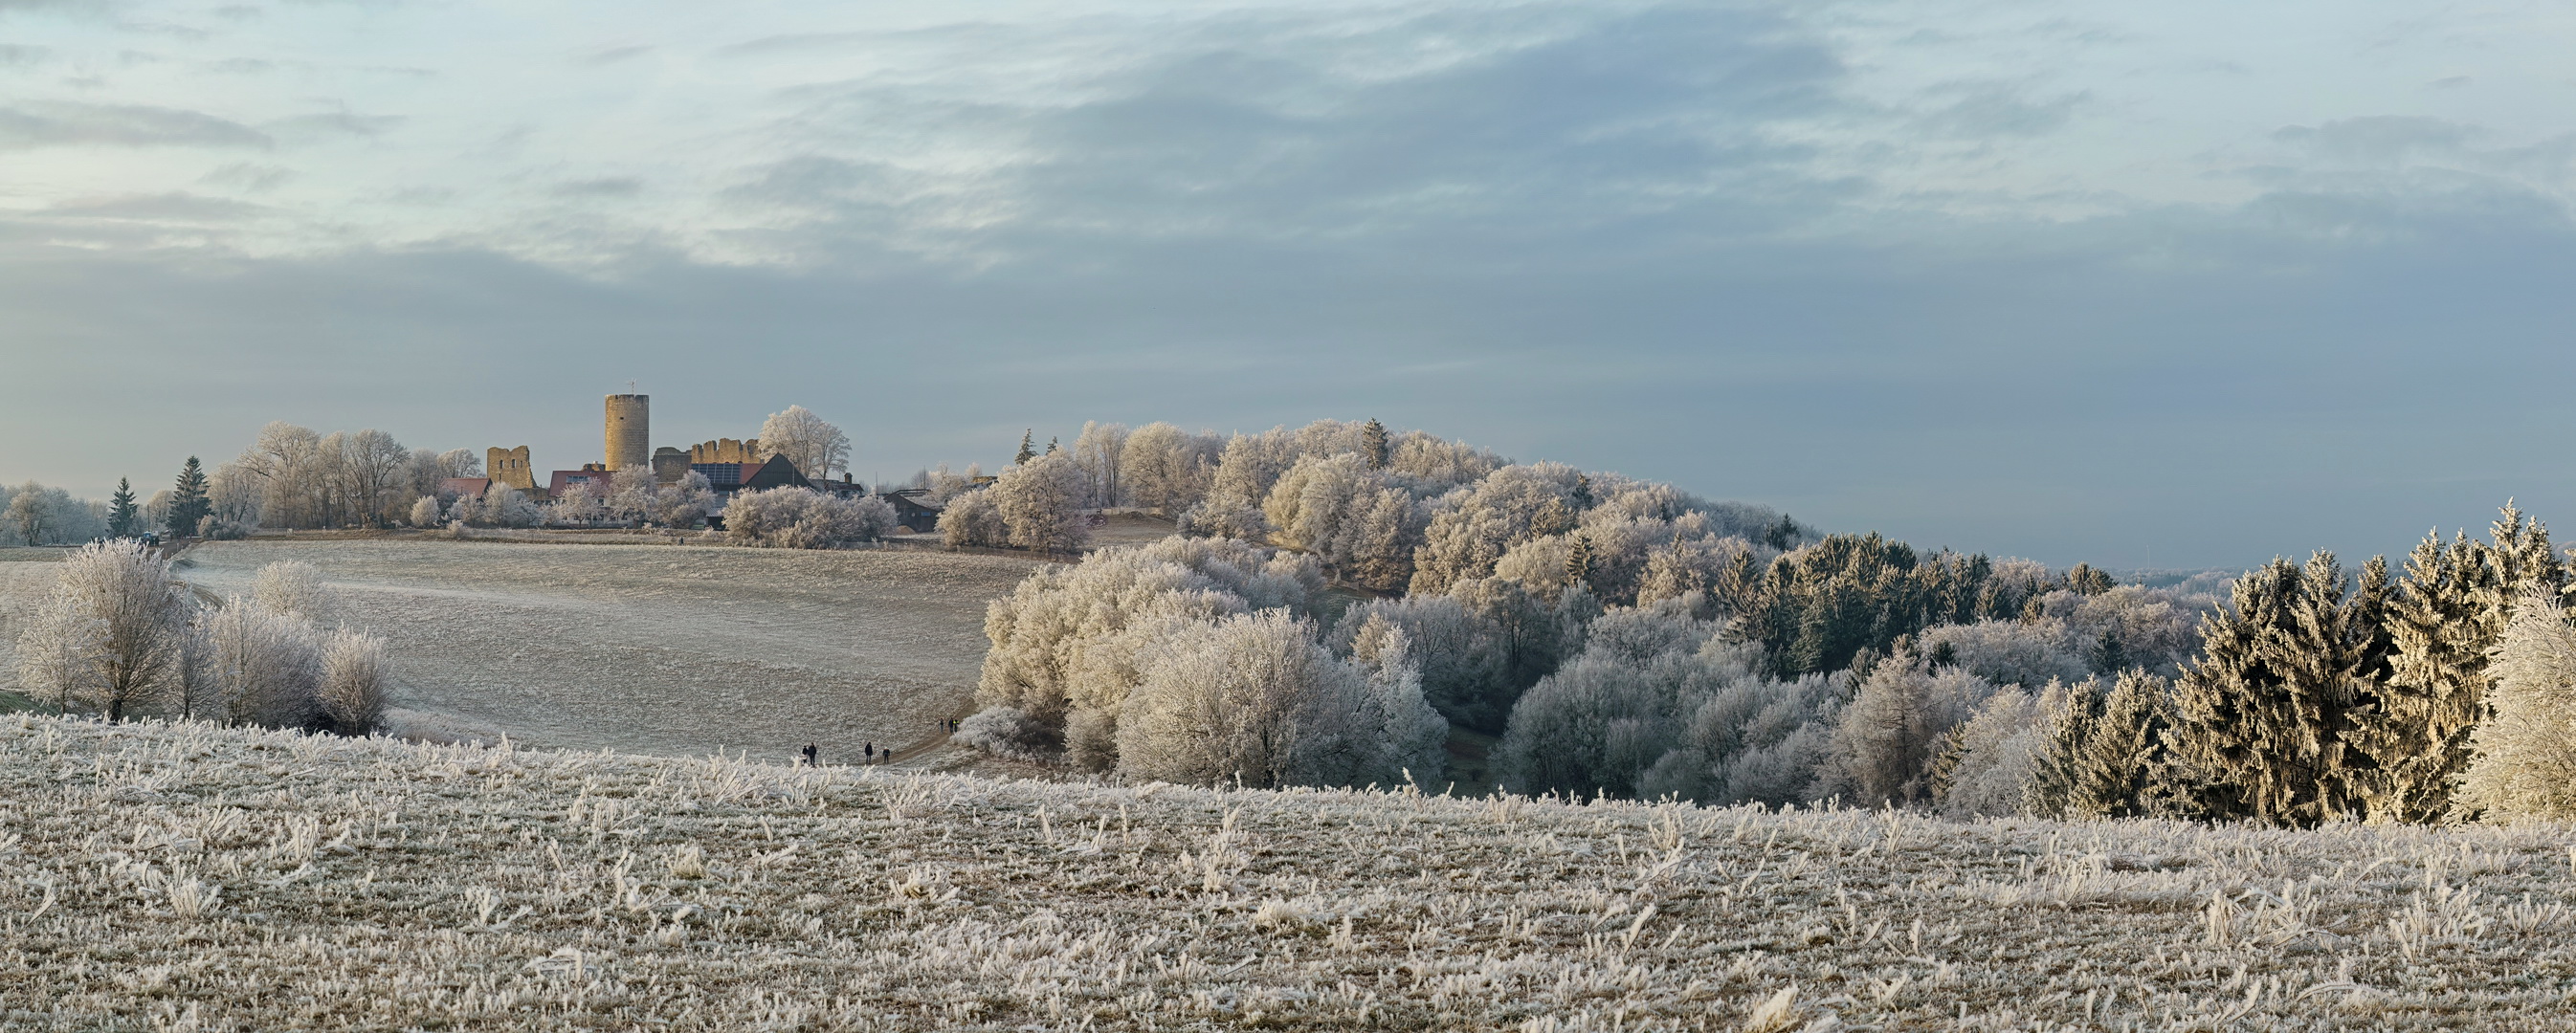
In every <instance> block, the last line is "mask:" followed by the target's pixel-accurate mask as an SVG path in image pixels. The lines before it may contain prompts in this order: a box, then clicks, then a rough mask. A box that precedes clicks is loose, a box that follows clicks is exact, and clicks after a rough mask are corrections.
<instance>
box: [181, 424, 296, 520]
mask: <svg viewBox="0 0 2576 1033" xmlns="http://www.w3.org/2000/svg"><path fill="white" fill-rule="evenodd" d="M232 465H234V466H235V467H238V468H239V469H240V470H242V471H243V472H244V473H246V474H248V475H249V476H251V477H254V478H257V479H258V482H259V484H260V485H261V495H262V499H261V503H260V520H261V522H262V523H265V524H267V525H268V526H270V527H319V526H322V520H323V504H324V492H323V487H324V485H325V483H326V481H327V476H326V471H325V470H324V468H323V467H324V464H323V461H322V435H320V434H317V433H314V432H313V431H312V430H311V429H309V428H305V427H298V426H296V425H294V424H291V423H287V422H285V421H283V420H279V421H275V422H272V423H270V424H269V425H267V426H265V427H261V428H260V430H259V437H258V439H257V440H256V441H254V442H253V443H252V444H251V446H250V447H249V448H246V449H243V450H242V454H241V456H240V457H239V458H237V459H235V460H233V464H232ZM191 526H194V525H191Z"/></svg>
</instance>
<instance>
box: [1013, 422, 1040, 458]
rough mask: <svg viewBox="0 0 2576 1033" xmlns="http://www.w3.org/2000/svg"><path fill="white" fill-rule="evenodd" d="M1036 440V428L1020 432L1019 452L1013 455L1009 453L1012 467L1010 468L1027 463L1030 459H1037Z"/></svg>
mask: <svg viewBox="0 0 2576 1033" xmlns="http://www.w3.org/2000/svg"><path fill="white" fill-rule="evenodd" d="M1037 440H1038V432H1037V428H1035V427H1031V428H1029V429H1027V430H1024V431H1021V432H1020V450H1019V451H1017V452H1013V453H1011V465H1012V466H1018V465H1020V464H1022V463H1026V462H1028V461H1029V460H1031V459H1035V458H1037V457H1038V449H1037Z"/></svg>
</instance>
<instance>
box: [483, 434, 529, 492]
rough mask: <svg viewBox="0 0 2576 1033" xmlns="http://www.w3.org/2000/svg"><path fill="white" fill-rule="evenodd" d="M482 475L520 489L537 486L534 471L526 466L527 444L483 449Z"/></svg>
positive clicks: (495, 481) (524, 489)
mask: <svg viewBox="0 0 2576 1033" xmlns="http://www.w3.org/2000/svg"><path fill="white" fill-rule="evenodd" d="M483 476H485V477H489V478H491V479H492V483H494V484H507V485H509V486H511V487H513V488H517V489H519V490H520V491H533V490H535V489H536V487H537V474H536V471H535V470H533V469H531V468H530V467H529V466H528V446H526V445H521V446H519V447H517V448H487V449H484V450H483Z"/></svg>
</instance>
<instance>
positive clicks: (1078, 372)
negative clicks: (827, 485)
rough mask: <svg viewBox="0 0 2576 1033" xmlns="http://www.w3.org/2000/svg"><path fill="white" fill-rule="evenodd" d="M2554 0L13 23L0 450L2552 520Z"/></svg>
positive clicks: (1979, 523) (2563, 11) (2559, 41)
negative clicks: (1218, 442)
mask: <svg viewBox="0 0 2576 1033" xmlns="http://www.w3.org/2000/svg"><path fill="white" fill-rule="evenodd" d="M2570 53H2576V7H2570V6H2569V5H2566V4H2563V3H2557V4H2550V3H2530V4H2514V3H2491V4H2475V3H2407V2H2390V3H2375V4H2351V3H2327V2H2284V3H2268V4H2245V3H2242V2H2225V3H2220V2H2203V0H2168V2H2163V3H2155V4H2137V3H2124V4H2111V3H2017V2H1974V3H1971V2H1951V0H1908V2H1903V3H1896V2H1885V3H1881V2H1867V0H1856V2H1841V3H1831V2H1828V3H1780V4H1766V3H1741V4H1734V3H1691V4H1663V3H1646V2H1640V3H1623V2H1612V0H1581V2H1576V3H1545V2H1542V3H1434V2H1419V3H1416V2H1333V0H1299V2H1295V3H1286V4H1276V5H1264V4H1226V3H1215V2H1206V0H1199V2H1191V3H1167V4H1154V3H1132V2H1109V0H1046V2H1043V3H1037V2H1032V3H1004V2H980V3H979V2H961V0H943V2H939V3H912V2H901V0H880V2H874V3H865V4H853V3H846V2H842V3H784V2H758V0H751V2H738V3H726V4H707V3H702V2H692V3H670V2H653V0H619V2H616V3H582V2H557V3H528V2H525V0H521V2H513V3H498V2H475V0H418V2H414V0H381V2H313V0H307V2H288V3H265V2H262V3H234V4H216V3H204V4H192V3H173V4H159V3H145V2H117V0H103V2H102V0H0V440H5V441H6V442H8V446H7V447H6V448H5V449H0V478H6V479H8V480H10V481H13V482H14V481H19V480H25V479H28V478H34V479H38V480H42V481H45V482H47V483H55V484H62V485H65V486H68V487H70V488H72V489H73V490H75V491H76V492H80V493H84V494H93V495H100V494H104V493H105V492H106V490H107V489H109V488H110V487H112V486H113V484H114V481H115V478H116V477H118V476H119V475H131V476H133V477H135V478H136V479H137V480H138V481H149V482H152V483H154V484H156V485H157V484H158V483H159V482H161V481H163V480H166V479H167V477H168V475H169V473H170V471H171V470H172V469H173V468H175V466H176V464H177V462H178V460H179V459H181V458H183V457H184V456H185V455H187V454H189V453H192V452H193V453H197V454H201V455H205V456H207V457H208V458H209V460H212V459H216V458H220V457H227V456H229V455H231V454H232V453H234V452H236V451H238V450H239V449H240V448H241V447H242V446H243V445H244V444H246V443H247V442H248V440H249V438H250V436H251V435H252V433H253V432H254V431H255V430H256V429H257V428H258V426H259V425H260V424H261V423H264V422H266V421H268V420H271V419H286V420H291V421H294V422H297V423H302V424H306V425H309V426H313V427H316V428H319V429H323V430H326V431H327V430H332V429H355V428H358V427H366V426H374V427H381V428H383V429H385V430H388V431H391V432H393V433H394V434H395V435H396V436H397V437H399V438H400V439H401V440H403V441H404V442H405V443H406V444H411V445H426V446H431V447H437V448H442V449H444V448H452V447H472V448H476V449H480V448H482V447H483V446H486V445H495V444H502V445H515V444H523V443H524V444H529V445H532V446H534V451H535V456H536V461H537V464H538V465H539V466H540V467H544V468H553V467H569V466H575V465H578V464H579V463H580V462H582V461H586V460H593V459H596V458H598V452H599V449H600V439H599V431H598V426H599V396H600V395H601V394H603V393H605V392H608V391H611V390H622V389H624V387H625V385H626V383H627V382H628V381H630V380H632V381H634V382H635V383H636V384H637V385H638V386H639V388H640V389H641V390H644V391H646V392H648V393H650V394H652V395H653V401H654V417H655V431H656V433H655V435H654V436H655V438H656V442H655V443H656V444H686V443H688V442H690V441H694V440H701V439H705V438H710V437H715V436H718V435H726V436H736V437H739V436H744V435H746V434H749V433H750V432H752V431H753V430H754V429H755V428H756V427H757V426H758V424H759V421H760V419H761V417H762V416H763V415H764V414H766V413H768V412H771V411H774V410H777V409H780V408H783V407H785V406H786V405H788V404H789V403H800V404H803V405H805V406H807V407H809V408H811V409H814V410H815V411H817V412H819V413H822V414H823V415H824V416H825V417H827V418H829V419H833V420H835V421H836V422H839V423H840V424H842V425H843V426H844V427H845V428H847V429H848V430H849V431H850V433H851V435H852V437H853V438H855V439H856V440H857V442H858V446H857V450H856V451H857V455H856V458H855V461H854V466H855V467H856V469H857V471H858V473H859V475H860V476H861V477H862V478H866V477H869V476H870V475H872V474H875V473H883V474H885V475H890V476H894V475H903V474H908V473H910V472H911V471H912V470H913V469H914V468H916V467H920V466H923V465H927V464H930V463H935V462H939V461H943V460H945V461H948V462H952V463H956V464H958V465H961V466H962V465H963V464H964V463H966V462H968V461H975V460H980V461H983V462H985V463H986V464H988V465H990V464H993V463H995V462H996V461H998V460H1002V459H1004V458H1006V457H1007V455H1008V451H1009V449H1010V447H1011V446H1012V445H1013V444H1014V443H1016V441H1017V439H1018V437H1019V432H1020V430H1021V428H1023V427H1035V428H1036V429H1037V433H1038V436H1039V438H1040V439H1041V440H1043V439H1044V438H1045V437H1047V436H1048V435H1050V434H1062V435H1065V436H1066V437H1067V439H1068V440H1069V439H1070V437H1071V436H1072V434H1073V433H1074V432H1075V431H1077V430H1078V429H1079V427H1080V425H1081V423H1082V421H1083V420H1085V419H1101V420H1116V421H1122V422H1128V423H1142V422H1147V421H1151V420H1156V419H1168V420H1171V421H1174V422H1176V423H1181V424H1183V425H1185V426H1190V427H1208V428H1213V429H1217V430H1221V431H1222V430H1233V429H1259V428H1263V427H1268V426H1271V425H1273V424H1277V423H1283V422H1285V423H1297V422H1303V421H1305V420H1308V419H1312V418H1315V417H1319V416H1335V417H1342V418H1353V419H1356V418H1366V417H1370V416H1375V417H1378V418H1380V419H1383V420H1385V421H1386V422H1388V423H1389V424H1391V425H1395V426H1400V427H1421V428H1425V429H1430V430H1434V431H1437V432H1440V433H1443V434H1447V435H1450V436H1455V437H1463V438H1466V439H1468V440H1471V441H1474V442H1477V443H1479V444H1487V445H1491V446H1493V447H1495V448H1497V449H1499V450H1501V451H1503V452H1504V453H1506V454H1508V455H1512V456H1516V457H1521V458H1553V459H1562V460H1566V461H1569V462H1575V463H1579V464H1582V465H1585V466H1590V467H1595V468H1607V469H1616V470H1620V471H1624V472H1627V473H1630V474H1634V475H1638V476H1644V477H1652V478H1657V479H1666V480H1671V481H1674V482H1677V483H1679V484H1681V485H1683V486H1685V487H1687V488H1689V489H1691V490H1694V491H1698V492H1700V493H1703V494H1707V495H1712V496H1718V497H1731V498H1741V499H1746V500H1752V501H1760V502H1765V503H1769V504H1772V505H1776V506H1779V507H1782V508H1784V509H1786V510H1788V511H1789V512H1791V513H1793V514H1796V515H1798V516H1800V517H1802V518H1805V519H1807V520H1809V521H1810V522H1813V523H1817V524H1821V525H1823V526H1826V527H1829V528H1833V529H1844V530H1850V529H1871V528H1875V529H1880V530H1884V531H1887V532H1890V533H1892V534H1895V535H1898V536H1901V537H1904V538H1907V539H1910V540H1913V541H1915V542H1918V543H1922V544H1933V545H1951V546H1955V547H1959V548H1963V549H1975V550H1985V551H1990V552H1995V553H2006V554H2017V555H2026V556H2033V557H2036V558H2040V559H2044V560H2048V561H2051V562H2056V563H2071V562H2073V561H2075V560H2078V559H2087V560H2092V561H2094V562H2097V563H2104V564H2108V565H2113V566H2121V567H2135V566H2142V565H2153V566H2157V567H2182V566H2200V565H2241V564H2246V563H2251V562H2257V561H2260V560H2262V559H2264V558H2267V557H2269V556H2272V555H2274V554H2276V553H2292V554H2296V553H2303V552H2305V551H2306V550H2308V549H2310V548H2315V547H2318V546H2327V547H2333V548H2337V549H2341V550H2345V551H2348V552H2364V553H2367V552H2373V551H2385V550H2396V549H2402V548H2403V547H2405V546H2406V545H2407V544H2408V543H2409V542H2410V541H2411V540H2412V539H2413V538H2414V537H2415V536H2418V535H2420V534H2421V533H2422V532H2423V530H2424V529H2425V528H2428V527H2431V526H2434V525H2436V524H2439V525H2441V526H2443V527H2446V528H2447V527H2457V526H2460V525H2464V524H2467V525H2477V524H2481V523H2483V521H2484V520H2485V518H2486V516H2487V514H2488V513H2489V512H2491V510H2492V509H2493V507H2494V506H2495V505H2496V504H2497V503H2499V502H2501V501H2503V500H2504V499H2505V498H2506V497H2507V496H2509V495H2510V496H2519V497H2520V498H2521V500H2522V502H2523V503H2524V505H2525V507H2526V508H2529V509H2533V510H2535V511H2537V512H2539V513H2540V514H2541V515H2543V516H2545V517H2548V516H2555V517H2557V518H2559V519H2560V520H2561V521H2562V522H2564V521H2576V485H2572V484H2570V482H2569V477H2568V472H2569V463H2568V462H2567V461H2566V459H2565V458H2564V457H2565V456H2566V455H2567V454H2568V452H2569V451H2570V449H2571V447H2576V444H2572V443H2571V442H2570V440H2569V438H2570V434H2569V429H2570V427H2569V423H2570V421H2569V420H2568V419H2567V417H2566V415H2565V413H2566V409H2567V406H2566V403H2565V398H2566V397H2567V395H2568V392H2569V388H2570V384H2571V377H2570V374H2571V373H2576V348H2571V347H2570V345H2571V344H2576V226H2571V225H2570V220H2569V217H2568V209H2567V204H2568V201H2569V200H2570V198H2571V195H2576V175H2571V174H2572V173H2576V164H2571V162H2576V62H2570V61H2569V60H2568V57H2567V55H2568V54H2570Z"/></svg>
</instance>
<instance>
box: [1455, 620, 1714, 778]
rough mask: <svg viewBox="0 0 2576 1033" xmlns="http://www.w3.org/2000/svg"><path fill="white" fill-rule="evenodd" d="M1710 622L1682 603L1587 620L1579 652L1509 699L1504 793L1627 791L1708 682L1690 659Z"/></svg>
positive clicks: (1501, 760) (1708, 634)
mask: <svg viewBox="0 0 2576 1033" xmlns="http://www.w3.org/2000/svg"><path fill="white" fill-rule="evenodd" d="M1715 632H1716V628H1715V626H1714V625H1711V624H1709V623H1707V622H1705V621H1698V620H1693V619H1692V618H1691V617H1690V616H1689V614H1688V612H1687V611H1686V610H1683V609H1681V608H1678V607H1662V608H1656V609H1649V610H1624V611H1619V612H1615V613H1611V614H1609V615H1606V616H1604V617H1602V618H1601V619H1600V620H1598V621H1596V622H1594V623H1593V624H1592V626H1591V634H1590V640H1589V642H1588V643H1587V646H1586V648H1585V649H1584V650H1583V652H1582V653H1581V654H1580V655H1578V656H1576V657H1575V658H1574V659H1573V660H1571V661H1569V662H1567V663H1566V665H1565V666H1564V667H1562V668H1560V669H1558V670H1557V671H1556V672H1555V673H1552V674H1550V675H1548V676H1547V677H1545V678H1542V679H1540V680H1539V682H1538V684H1537V685H1535V686H1532V687H1531V688H1530V690H1529V691H1528V692H1527V693H1525V694H1523V695H1522V696H1521V697H1520V699H1519V701H1518V702H1517V703H1516V704H1515V705H1514V706H1513V709H1512V717H1511V724H1510V727H1509V728H1507V729H1506V730H1505V731H1504V733H1503V739H1502V743H1501V744H1500V745H1499V746H1498V747H1497V749H1496V767H1497V768H1498V769H1499V772H1500V774H1501V775H1502V778H1503V784H1504V786H1505V787H1506V788H1509V789H1511V790H1512V791H1513V792H1520V793H1542V792H1559V793H1570V794H1576V795H1581V796H1592V795H1596V794H1599V795H1609V796H1635V795H1637V793H1638V790H1639V783H1640V781H1641V780H1642V779H1643V778H1644V776H1645V775H1646V773H1647V772H1648V771H1649V770H1651V769H1653V767H1654V766H1655V764H1656V763H1657V762H1659V761H1660V760H1662V759H1663V757H1664V755H1665V754H1666V753H1668V752H1670V751H1671V750H1672V749H1674V748H1675V747H1676V746H1677V745H1679V743H1680V739H1679V736H1680V734H1681V733H1682V731H1683V730H1684V729H1685V728H1686V727H1687V725H1686V723H1685V722H1686V720H1687V718H1688V717H1689V716H1690V715H1691V713H1692V712H1693V711H1694V710H1696V709H1697V707H1698V705H1699V704H1700V702H1701V701H1702V700H1703V699H1704V698H1705V697H1706V696H1707V695H1708V694H1709V693H1710V692H1711V691H1712V690H1713V689H1714V688H1715V683H1716V680H1717V674H1716V672H1713V671H1712V670H1711V669H1710V668H1709V666H1708V665H1707V664H1704V663H1701V662H1699V660H1698V658H1697V657H1695V656H1694V654H1695V653H1697V652H1699V651H1700V650H1701V649H1702V648H1703V647H1705V646H1707V645H1708V644H1709V642H1710V641H1711V640H1712V639H1713V638H1714V637H1715Z"/></svg>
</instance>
